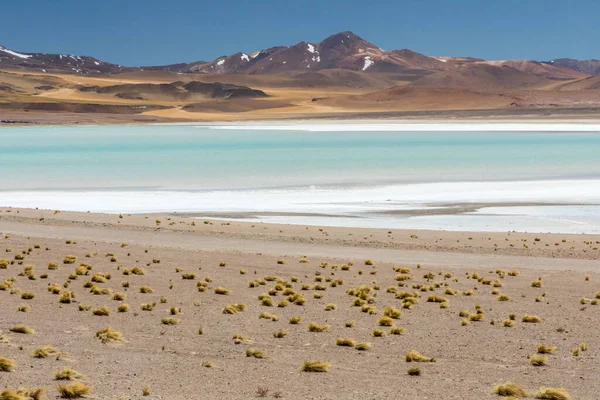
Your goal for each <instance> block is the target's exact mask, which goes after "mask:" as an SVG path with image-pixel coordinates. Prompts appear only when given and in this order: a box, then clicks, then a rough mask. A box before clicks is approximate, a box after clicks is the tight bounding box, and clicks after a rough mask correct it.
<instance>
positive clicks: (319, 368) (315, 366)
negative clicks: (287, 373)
mask: <svg viewBox="0 0 600 400" xmlns="http://www.w3.org/2000/svg"><path fill="white" fill-rule="evenodd" d="M330 367H331V364H330V363H328V362H323V361H305V362H304V364H302V367H301V368H300V370H301V371H302V372H327V371H329V368H330Z"/></svg>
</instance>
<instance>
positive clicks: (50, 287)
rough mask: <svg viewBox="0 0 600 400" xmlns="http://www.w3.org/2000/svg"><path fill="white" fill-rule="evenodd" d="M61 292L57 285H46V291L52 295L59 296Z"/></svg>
mask: <svg viewBox="0 0 600 400" xmlns="http://www.w3.org/2000/svg"><path fill="white" fill-rule="evenodd" d="M61 290H62V288H61V286H60V285H59V284H58V283H51V284H49V285H48V291H49V292H50V293H52V294H59V293H60V291H61Z"/></svg>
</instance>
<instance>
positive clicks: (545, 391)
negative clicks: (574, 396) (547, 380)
mask: <svg viewBox="0 0 600 400" xmlns="http://www.w3.org/2000/svg"><path fill="white" fill-rule="evenodd" d="M533 397H535V398H536V399H543V400H571V396H570V395H569V393H567V391H566V390H565V389H556V388H540V390H538V391H537V392H535V394H534V395H533Z"/></svg>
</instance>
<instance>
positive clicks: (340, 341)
mask: <svg viewBox="0 0 600 400" xmlns="http://www.w3.org/2000/svg"><path fill="white" fill-rule="evenodd" d="M335 344H336V345H338V346H345V347H356V340H354V339H350V338H337V340H336V341H335Z"/></svg>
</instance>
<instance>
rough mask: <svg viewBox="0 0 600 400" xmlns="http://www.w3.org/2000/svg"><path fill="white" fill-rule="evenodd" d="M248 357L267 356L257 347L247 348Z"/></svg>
mask: <svg viewBox="0 0 600 400" xmlns="http://www.w3.org/2000/svg"><path fill="white" fill-rule="evenodd" d="M246 357H254V358H265V353H264V352H262V351H260V350H257V349H246Z"/></svg>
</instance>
